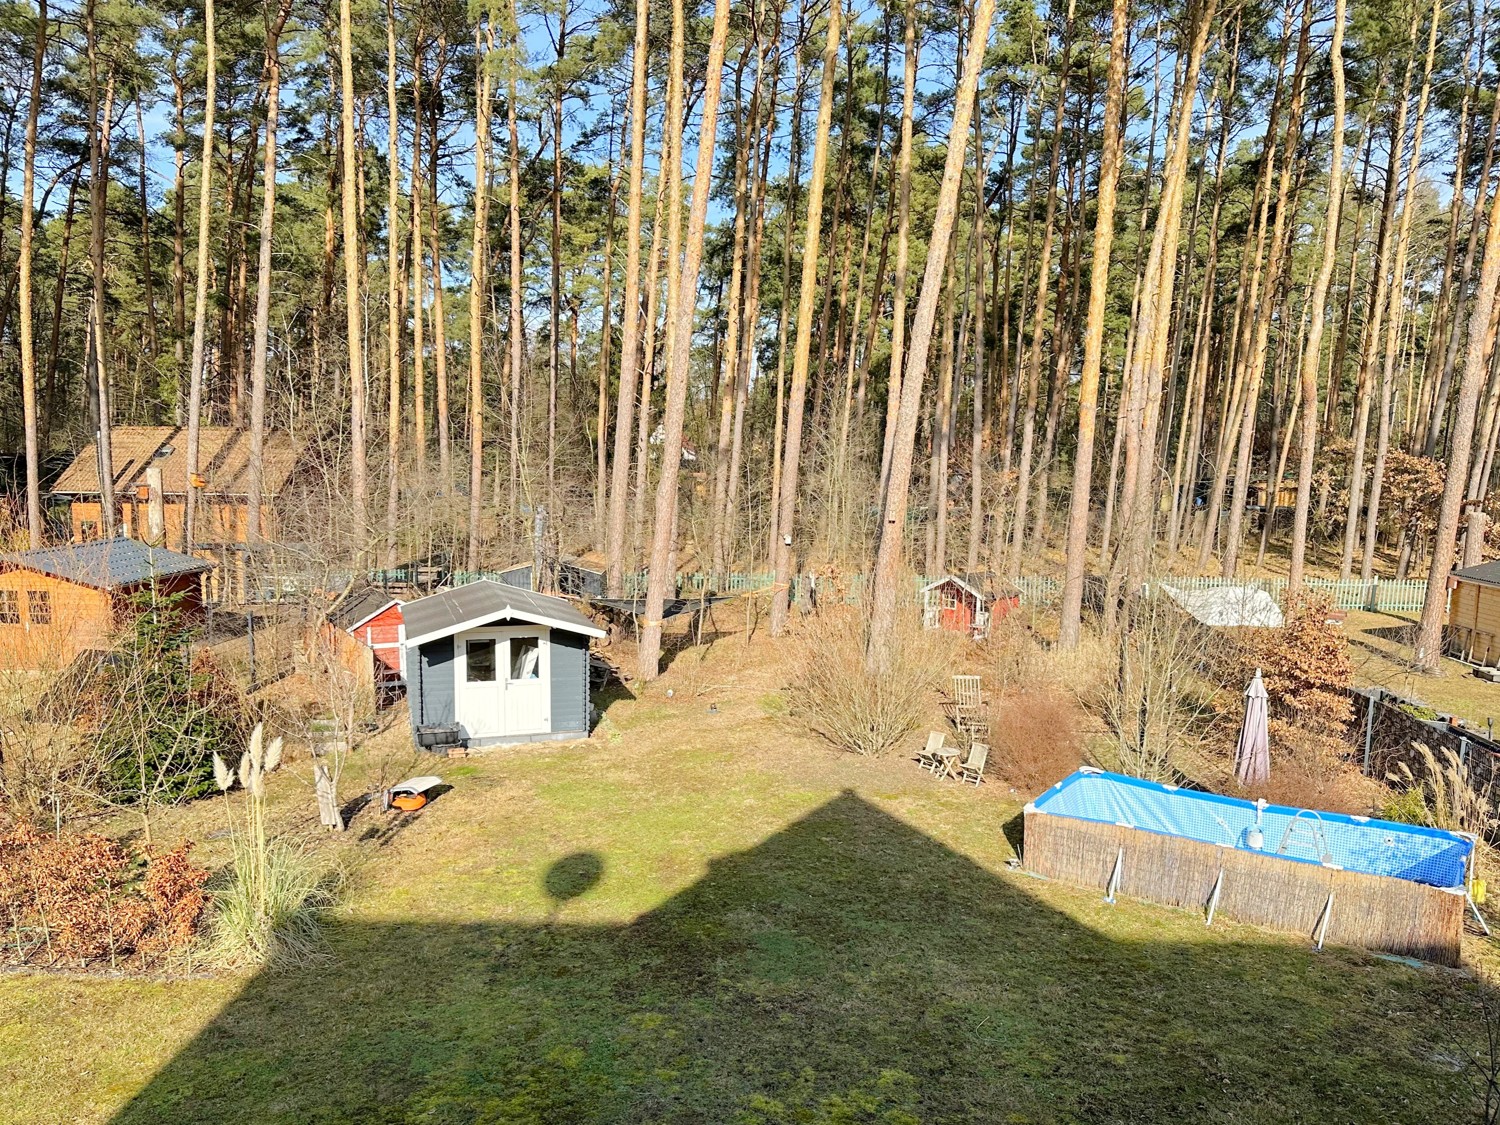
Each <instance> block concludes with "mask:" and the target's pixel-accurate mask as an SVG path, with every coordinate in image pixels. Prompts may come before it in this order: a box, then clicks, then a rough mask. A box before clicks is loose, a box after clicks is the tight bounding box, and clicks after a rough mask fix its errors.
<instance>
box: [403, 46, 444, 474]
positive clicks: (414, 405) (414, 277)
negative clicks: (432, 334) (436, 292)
mask: <svg viewBox="0 0 1500 1125" xmlns="http://www.w3.org/2000/svg"><path fill="white" fill-rule="evenodd" d="M422 46H423V43H422V28H421V26H420V25H419V26H418V28H417V32H416V35H415V36H414V38H413V41H412V71H411V102H412V105H411V173H410V174H411V230H410V233H409V240H410V244H411V294H412V296H411V307H412V318H411V330H412V342H411V366H412V372H411V392H412V401H411V420H412V434H411V444H412V452H413V453H415V454H416V458H417V484H418V487H420V488H421V489H422V491H423V492H424V493H425V492H426V491H427V369H426V368H427V354H426V351H427V341H426V338H425V329H426V325H425V320H426V316H425V314H426V311H427V310H426V305H427V279H426V277H425V276H424V275H425V273H426V259H427V251H426V242H427V235H426V225H425V223H424V221H423V218H422ZM436 143H437V138H436V137H434V138H433V144H434V145H436Z"/></svg>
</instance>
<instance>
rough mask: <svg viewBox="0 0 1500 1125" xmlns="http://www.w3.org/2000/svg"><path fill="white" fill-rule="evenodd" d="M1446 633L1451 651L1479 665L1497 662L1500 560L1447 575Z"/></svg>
mask: <svg viewBox="0 0 1500 1125" xmlns="http://www.w3.org/2000/svg"><path fill="white" fill-rule="evenodd" d="M1445 634H1446V636H1445V640H1446V642H1447V643H1446V647H1447V650H1448V652H1449V654H1450V655H1452V656H1456V657H1458V659H1460V660H1465V661H1468V662H1469V663H1470V664H1477V665H1479V666H1480V667H1482V668H1493V667H1495V666H1496V665H1497V663H1500V560H1495V561H1493V562H1487V563H1480V564H1479V565H1478V566H1471V567H1466V568H1465V569H1463V570H1455V571H1454V572H1453V573H1452V575H1450V576H1449V579H1448V624H1447V627H1446V630H1445Z"/></svg>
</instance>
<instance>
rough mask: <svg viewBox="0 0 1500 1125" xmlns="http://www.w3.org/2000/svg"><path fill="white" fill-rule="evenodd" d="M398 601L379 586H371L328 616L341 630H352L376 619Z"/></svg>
mask: <svg viewBox="0 0 1500 1125" xmlns="http://www.w3.org/2000/svg"><path fill="white" fill-rule="evenodd" d="M396 600H397V599H396V598H393V597H391V595H390V593H389V592H388V591H386V590H382V589H380V587H378V586H371V587H370V588H368V589H366V590H363V591H356V592H355V593H353V594H350V595H349V597H348V598H346V599H345V600H344V602H343V603H342V604H341V605H340V606H339V607H338V608H337V609H336V610H334V611H333V612H332V613H330V614H329V615H328V619H329V620H330V621H332V622H333V623H334V624H335V625H337V626H338V627H339V628H341V629H352V628H354V626H356V625H358V624H359V623H360V622H361V621H364V620H366V619H368V618H371V617H374V616H375V615H376V614H377V613H379V612H380V611H381V610H383V609H384V608H385V607H386V606H388V605H390V604H391V603H392V602H394V601H396Z"/></svg>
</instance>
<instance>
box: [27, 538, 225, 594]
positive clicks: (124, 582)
mask: <svg viewBox="0 0 1500 1125" xmlns="http://www.w3.org/2000/svg"><path fill="white" fill-rule="evenodd" d="M0 567H12V568H19V569H22V570H37V571H41V572H42V573H43V574H50V575H52V576H53V577H55V578H62V579H65V580H67V581H69V582H77V583H79V584H81V585H84V586H93V587H95V588H96V589H100V590H115V589H119V588H120V587H122V586H143V585H145V584H147V583H149V582H150V581H151V580H152V579H155V578H170V577H172V576H173V575H177V574H199V573H201V572H203V571H205V570H212V569H213V564H212V563H210V562H205V561H204V560H203V559H195V558H193V557H192V556H190V555H181V554H178V553H177V552H176V551H168V550H166V549H165V548H163V547H149V546H147V545H146V544H145V543H142V542H140V541H139V540H136V539H96V540H94V541H92V542H89V543H72V544H69V545H67V546H65V547H43V548H41V549H40V550H36V551H17V552H15V553H14V554H7V555H0Z"/></svg>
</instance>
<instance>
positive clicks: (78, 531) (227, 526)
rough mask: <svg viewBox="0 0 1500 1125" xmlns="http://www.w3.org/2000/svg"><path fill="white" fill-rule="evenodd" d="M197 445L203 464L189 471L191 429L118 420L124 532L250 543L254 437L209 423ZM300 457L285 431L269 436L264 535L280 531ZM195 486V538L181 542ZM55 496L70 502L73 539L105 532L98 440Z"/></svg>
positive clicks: (115, 451)
mask: <svg viewBox="0 0 1500 1125" xmlns="http://www.w3.org/2000/svg"><path fill="white" fill-rule="evenodd" d="M198 446H199V447H198V470H197V472H196V473H189V472H188V467H187V430H186V428H185V427H182V426H117V427H115V428H114V430H113V431H111V433H110V455H111V459H112V460H113V461H114V466H113V471H112V474H111V475H112V477H113V481H114V498H115V526H116V527H117V528H118V529H119V530H120V532H121V533H122V534H124V535H127V536H129V537H130V538H132V539H140V540H144V541H146V542H151V543H157V544H160V545H166V544H171V545H172V546H174V547H177V548H179V549H182V550H193V551H197V550H214V549H215V548H221V547H224V546H227V545H231V544H239V543H244V542H245V541H246V539H247V537H248V530H247V528H248V513H249V497H248V494H249V489H250V435H249V434H248V433H246V432H244V431H242V430H236V429H233V428H231V427H229V426H203V427H201V428H200V429H199V431H198ZM301 455H302V450H301V446H300V445H299V444H298V443H296V442H294V441H293V440H292V439H291V438H290V437H288V436H287V435H286V434H282V433H268V434H267V435H266V443H265V450H264V454H263V456H262V463H263V466H264V472H263V474H262V496H263V499H262V502H261V516H260V518H261V535H262V536H263V537H264V538H266V539H268V540H273V541H274V540H276V539H278V538H279V537H280V522H279V520H278V517H277V509H276V500H277V498H278V497H279V496H280V495H281V494H282V493H283V492H284V491H285V489H286V487H287V485H288V483H289V482H290V480H291V478H292V475H293V472H294V470H295V469H296V467H297V463H298V461H299V460H300V459H301ZM189 487H192V488H195V489H197V490H198V501H197V503H198V525H197V527H196V529H195V533H194V538H195V539H196V540H197V542H196V543H194V544H192V545H191V547H189V546H187V545H185V544H184V543H183V541H182V535H183V519H184V516H185V514H186V511H187V491H188V488H189ZM52 495H54V496H57V497H59V498H62V499H66V500H67V501H68V503H69V507H70V509H71V517H72V518H71V521H70V522H71V526H72V538H73V541H74V542H75V543H83V542H87V541H88V540H90V539H98V538H100V537H101V536H102V535H103V534H104V518H103V508H102V506H101V500H100V492H99V452H98V449H97V447H96V446H95V445H94V444H93V443H90V444H89V445H87V446H85V447H84V448H83V450H82V451H81V452H80V453H79V454H78V456H77V457H75V458H74V459H73V463H72V464H71V465H69V466H68V468H67V469H66V470H64V472H63V474H62V476H60V477H58V478H57V483H56V484H54V485H53V486H52ZM153 506H156V510H155V511H154V512H153Z"/></svg>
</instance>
